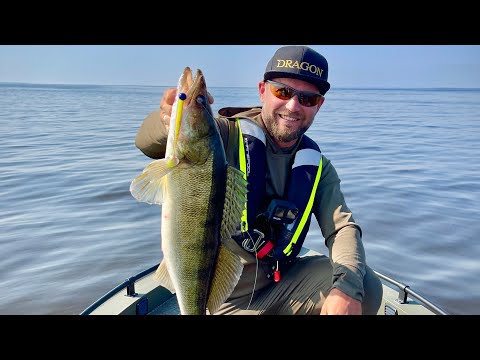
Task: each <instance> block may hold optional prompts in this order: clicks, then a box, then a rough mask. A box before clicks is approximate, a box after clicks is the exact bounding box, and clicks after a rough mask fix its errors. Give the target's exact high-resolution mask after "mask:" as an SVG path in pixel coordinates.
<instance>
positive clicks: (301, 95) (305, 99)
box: [265, 80, 323, 107]
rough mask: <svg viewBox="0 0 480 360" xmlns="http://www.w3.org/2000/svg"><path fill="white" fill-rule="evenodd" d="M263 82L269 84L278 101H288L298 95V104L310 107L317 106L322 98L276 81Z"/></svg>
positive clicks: (319, 95)
mask: <svg viewBox="0 0 480 360" xmlns="http://www.w3.org/2000/svg"><path fill="white" fill-rule="evenodd" d="M265 82H266V83H268V84H270V91H271V92H272V94H273V95H275V97H276V98H278V99H280V100H290V99H291V98H293V97H294V96H295V95H298V102H299V103H300V104H301V105H302V106H306V107H312V106H315V105H318V103H319V102H320V100H321V99H322V98H323V95H321V94H317V93H314V92H310V91H300V90H297V89H294V88H292V87H290V86H288V85H285V84H282V83H279V82H276V81H272V80H266V81H265Z"/></svg>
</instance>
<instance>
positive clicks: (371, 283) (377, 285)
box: [362, 266, 383, 315]
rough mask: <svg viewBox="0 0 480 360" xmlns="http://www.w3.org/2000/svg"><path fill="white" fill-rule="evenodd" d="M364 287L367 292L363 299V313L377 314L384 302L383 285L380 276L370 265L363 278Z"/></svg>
mask: <svg viewBox="0 0 480 360" xmlns="http://www.w3.org/2000/svg"><path fill="white" fill-rule="evenodd" d="M363 288H364V291H365V294H364V297H363V301H362V313H363V314H364V315H376V314H377V312H378V309H379V308H380V305H381V303H382V296H383V286H382V282H381V281H380V278H379V277H378V276H377V274H375V272H374V271H373V270H372V269H371V268H370V267H368V266H367V267H366V273H365V277H364V278H363Z"/></svg>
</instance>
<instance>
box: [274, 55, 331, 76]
mask: <svg viewBox="0 0 480 360" xmlns="http://www.w3.org/2000/svg"><path fill="white" fill-rule="evenodd" d="M277 68H292V69H293V68H297V69H300V70H303V71H309V72H311V73H312V74H315V75H317V76H319V77H321V76H322V73H323V69H321V68H319V67H318V66H317V65H315V64H310V63H308V62H306V61H303V62H301V63H298V61H296V60H295V61H293V60H284V59H277Z"/></svg>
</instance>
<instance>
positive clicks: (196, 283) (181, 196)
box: [130, 67, 247, 315]
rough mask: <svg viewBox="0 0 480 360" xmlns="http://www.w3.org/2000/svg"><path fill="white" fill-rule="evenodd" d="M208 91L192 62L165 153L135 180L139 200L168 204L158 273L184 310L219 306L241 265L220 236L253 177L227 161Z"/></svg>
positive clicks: (228, 230) (228, 229) (231, 227)
mask: <svg viewBox="0 0 480 360" xmlns="http://www.w3.org/2000/svg"><path fill="white" fill-rule="evenodd" d="M184 95H186V98H185V96H184ZM207 96H208V95H207V86H206V82H205V78H204V75H203V73H202V71H201V70H200V69H198V70H197V72H196V75H195V78H194V79H193V78H192V70H191V69H190V68H189V67H186V68H185V70H184V71H183V73H182V75H181V76H180V79H179V81H178V86H177V96H176V100H175V102H174V104H173V110H172V114H171V118H170V127H169V131H168V138H167V149H166V153H165V158H163V159H159V160H155V161H153V162H152V163H150V164H149V165H148V166H147V167H146V168H145V169H144V170H143V172H142V174H140V175H138V176H137V177H136V178H135V179H134V180H133V181H132V183H131V185H130V192H131V193H132V195H133V196H134V197H135V198H136V199H137V200H138V201H142V202H146V203H149V204H159V205H161V206H162V221H161V242H162V251H163V259H162V261H161V263H160V265H159V267H158V269H157V271H156V274H155V276H156V279H157V280H159V281H160V283H161V284H162V285H163V286H164V287H166V288H167V289H169V290H170V291H171V292H172V293H176V295H177V301H178V304H179V307H180V312H181V314H192V315H195V314H200V315H202V314H206V313H207V309H208V312H209V313H214V312H215V311H216V310H217V309H218V307H219V306H220V305H221V304H222V303H224V302H225V300H226V299H227V298H228V297H229V295H230V294H231V293H232V291H233V289H234V287H235V286H236V284H237V283H238V280H239V278H240V275H241V273H242V270H243V264H242V262H241V259H240V257H239V256H238V255H236V254H235V253H234V252H232V251H231V250H230V249H229V248H228V247H227V246H226V245H225V244H224V243H223V241H222V240H223V239H226V238H229V237H230V236H231V234H232V233H233V232H234V231H235V230H236V229H237V227H238V226H239V225H240V222H241V217H242V211H243V210H244V208H245V202H246V196H247V195H246V194H247V183H246V180H245V179H244V174H243V172H241V171H240V170H237V169H235V168H234V167H231V166H229V165H228V163H227V160H226V156H225V150H224V147H223V142H222V138H221V136H220V132H219V130H218V127H217V124H216V122H215V119H214V118H213V115H212V109H211V107H210V104H209V103H208V97H207ZM180 102H183V103H180ZM177 115H178V116H177ZM177 118H178V119H177Z"/></svg>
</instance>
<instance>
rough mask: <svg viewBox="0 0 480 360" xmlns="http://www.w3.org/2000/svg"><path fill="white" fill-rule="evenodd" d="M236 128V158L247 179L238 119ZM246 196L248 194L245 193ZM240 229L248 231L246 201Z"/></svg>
mask: <svg viewBox="0 0 480 360" xmlns="http://www.w3.org/2000/svg"><path fill="white" fill-rule="evenodd" d="M236 122H237V128H238V159H239V161H240V170H241V171H242V172H243V178H244V179H245V180H247V162H246V160H245V147H244V146H245V145H244V142H243V135H242V129H241V128H240V120H239V119H236ZM247 196H248V195H247ZM240 230H241V231H242V232H246V231H248V221H247V203H246V202H245V206H244V207H243V211H242V223H241V227H240Z"/></svg>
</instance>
